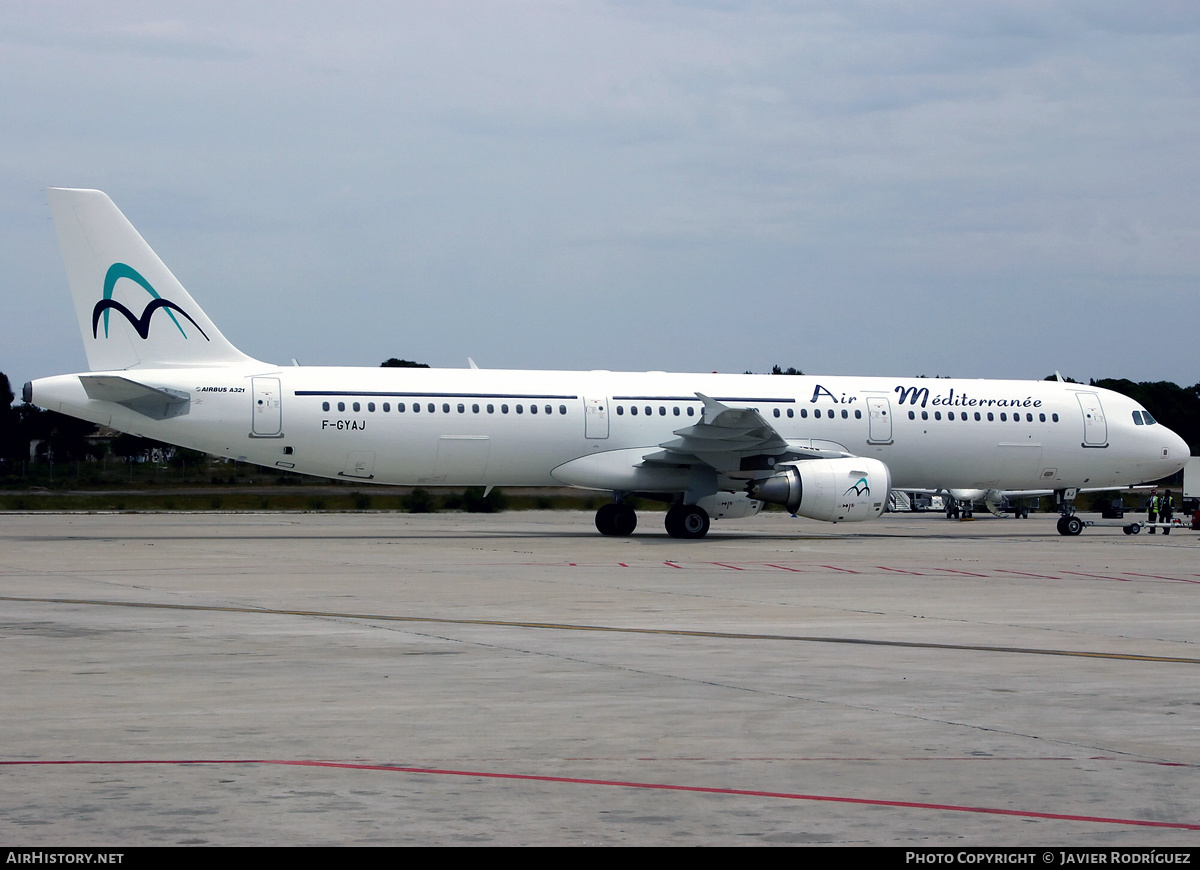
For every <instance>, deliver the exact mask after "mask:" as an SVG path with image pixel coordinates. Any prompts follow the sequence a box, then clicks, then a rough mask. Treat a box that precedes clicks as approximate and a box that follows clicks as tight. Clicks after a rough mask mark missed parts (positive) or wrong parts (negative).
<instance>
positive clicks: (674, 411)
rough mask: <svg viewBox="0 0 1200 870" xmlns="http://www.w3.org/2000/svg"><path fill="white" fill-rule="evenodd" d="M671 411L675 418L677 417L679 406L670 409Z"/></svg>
mask: <svg viewBox="0 0 1200 870" xmlns="http://www.w3.org/2000/svg"><path fill="white" fill-rule="evenodd" d="M671 411H672V413H674V414H675V416H676V417H678V416H679V406H678V405H676V406H675V407H674V408H672V409H671Z"/></svg>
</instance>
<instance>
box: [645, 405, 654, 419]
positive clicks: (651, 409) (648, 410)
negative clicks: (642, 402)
mask: <svg viewBox="0 0 1200 870" xmlns="http://www.w3.org/2000/svg"><path fill="white" fill-rule="evenodd" d="M653 413H654V409H653V408H651V407H650V406H649V405H647V406H646V416H647V417H649V416H650V415H651V414H653Z"/></svg>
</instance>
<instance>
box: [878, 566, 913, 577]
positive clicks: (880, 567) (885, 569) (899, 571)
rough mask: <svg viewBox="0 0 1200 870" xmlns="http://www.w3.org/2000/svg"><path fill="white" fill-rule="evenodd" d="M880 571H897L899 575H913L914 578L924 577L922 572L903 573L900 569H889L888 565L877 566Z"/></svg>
mask: <svg viewBox="0 0 1200 870" xmlns="http://www.w3.org/2000/svg"><path fill="white" fill-rule="evenodd" d="M875 567H876V568H878V569H879V570H880V571H895V572H896V573H897V574H912V575H913V576H914V577H924V576H925V575H924V574H922V573H921V572H920V571H901V570H900V569H899V568H889V567H888V566H887V565H876V566H875Z"/></svg>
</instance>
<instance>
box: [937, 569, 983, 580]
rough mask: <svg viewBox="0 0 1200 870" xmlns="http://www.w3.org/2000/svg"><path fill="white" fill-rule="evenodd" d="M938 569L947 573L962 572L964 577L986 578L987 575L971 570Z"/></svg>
mask: <svg viewBox="0 0 1200 870" xmlns="http://www.w3.org/2000/svg"><path fill="white" fill-rule="evenodd" d="M938 570H939V571H945V572H946V573H947V574H962V575H964V576H966V577H984V578H986V577H987V576H988V575H987V574H975V573H973V572H971V571H956V570H955V569H953V568H939V569H938Z"/></svg>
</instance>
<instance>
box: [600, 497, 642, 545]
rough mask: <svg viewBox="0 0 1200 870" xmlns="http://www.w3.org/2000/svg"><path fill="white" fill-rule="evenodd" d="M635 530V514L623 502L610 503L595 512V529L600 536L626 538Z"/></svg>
mask: <svg viewBox="0 0 1200 870" xmlns="http://www.w3.org/2000/svg"><path fill="white" fill-rule="evenodd" d="M636 528H637V512H636V511H635V510H634V509H633V508H631V507H630V506H629V505H627V504H625V503H623V502H619V501H614V502H610V503H609V504H606V505H605V506H604V507H602V508H600V510H598V511H596V529H597V530H598V531H599V532H600V534H602V535H608V536H610V537H613V538H628V537H629V536H630V535H632V534H633V530H634V529H636Z"/></svg>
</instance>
